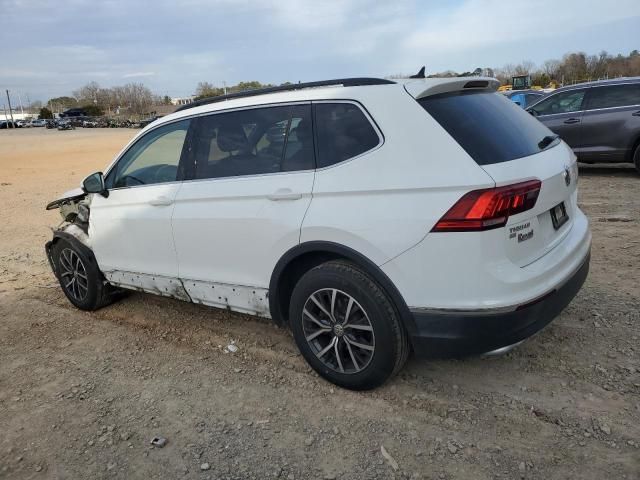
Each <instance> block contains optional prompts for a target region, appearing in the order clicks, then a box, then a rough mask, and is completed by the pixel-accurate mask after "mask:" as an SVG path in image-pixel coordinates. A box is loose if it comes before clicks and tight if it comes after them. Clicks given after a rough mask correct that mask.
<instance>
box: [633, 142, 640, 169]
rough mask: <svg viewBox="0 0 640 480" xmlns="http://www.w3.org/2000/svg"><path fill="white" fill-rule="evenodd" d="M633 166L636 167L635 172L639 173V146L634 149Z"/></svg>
mask: <svg viewBox="0 0 640 480" xmlns="http://www.w3.org/2000/svg"><path fill="white" fill-rule="evenodd" d="M633 164H634V165H635V167H636V171H637V172H638V173H640V145H638V146H637V147H636V151H635V152H634V154H633Z"/></svg>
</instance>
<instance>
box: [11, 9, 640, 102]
mask: <svg viewBox="0 0 640 480" xmlns="http://www.w3.org/2000/svg"><path fill="white" fill-rule="evenodd" d="M0 19H1V22H0V88H1V89H2V90H4V89H5V88H9V89H10V90H12V92H15V93H16V94H17V92H21V93H22V95H23V96H24V95H26V94H29V96H30V98H31V100H34V99H39V100H47V99H48V98H49V97H52V96H58V95H65V94H70V93H71V91H72V90H74V89H76V88H78V87H80V86H82V85H83V84H85V83H87V82H88V81H90V80H95V81H97V82H98V83H99V84H100V85H101V86H113V85H122V84H124V83H127V82H130V81H136V82H143V83H144V84H145V85H147V86H149V87H150V88H151V89H152V90H153V91H154V92H155V93H158V94H160V95H165V94H168V95H170V96H184V95H189V94H192V93H193V92H194V90H195V87H196V85H197V83H198V82H199V81H209V82H212V83H214V84H218V85H221V84H222V82H223V81H226V82H227V83H228V84H233V83H237V82H238V81H241V80H259V81H261V82H265V83H266V82H270V83H282V82H284V81H292V82H297V81H311V80H319V79H327V78H336V77H349V76H387V75H393V74H399V73H415V72H416V71H417V70H418V69H419V67H420V66H421V65H426V66H427V72H428V73H429V72H438V71H444V70H447V69H451V70H457V71H464V70H473V69H474V68H475V67H485V66H490V67H500V66H502V65H504V64H505V63H518V62H520V61H522V60H532V61H533V62H535V63H536V64H540V63H542V62H543V61H544V60H546V59H549V58H560V57H561V56H562V55H563V54H564V53H566V52H568V51H577V50H581V51H585V52H587V53H598V52H600V51H601V50H607V51H608V52H610V53H615V54H617V53H624V54H625V55H626V54H628V53H629V52H630V51H631V50H633V49H640V0H615V1H602V0H592V1H588V0H575V1H574V0H537V1H536V0H525V1H519V0H499V1H498V0H455V1H436V0H434V1H431V0H424V1H418V0H387V1H370V0H338V1H322V0H298V1H295V0H262V1H255V2H252V1H249V0H211V1H204V0H169V1H165V0H154V1H148V2H145V1H139V0H128V1H127V0H60V1H52V0H0Z"/></svg>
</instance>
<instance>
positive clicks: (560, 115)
mask: <svg viewBox="0 0 640 480" xmlns="http://www.w3.org/2000/svg"><path fill="white" fill-rule="evenodd" d="M527 111H528V112H529V113H531V114H532V115H534V116H535V117H536V118H537V119H538V120H540V121H541V122H542V123H543V124H545V125H546V126H547V127H549V128H550V129H551V130H552V131H553V132H555V133H557V134H558V135H560V137H561V138H562V139H563V140H564V141H565V142H567V144H569V146H570V147H571V148H572V149H573V151H574V152H575V153H576V155H577V156H578V160H579V161H580V162H584V163H597V162H607V163H611V162H632V163H633V164H634V165H635V167H636V169H637V170H638V172H640V77H634V78H619V79H615V80H604V81H599V82H590V83H582V84H577V85H571V86H569V87H563V88H559V89H557V90H555V91H554V92H553V93H551V94H549V95H548V96H546V97H544V98H543V99H542V100H540V101H538V102H537V103H535V104H533V105H531V106H530V107H528V108H527Z"/></svg>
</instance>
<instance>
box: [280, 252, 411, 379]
mask: <svg viewBox="0 0 640 480" xmlns="http://www.w3.org/2000/svg"><path fill="white" fill-rule="evenodd" d="M289 318H290V322H291V329H292V330H293V335H294V338H295V341H296V344H297V345H298V348H299V349H300V352H301V353H302V355H303V356H304V358H305V359H306V360H307V362H308V363H309V365H311V367H312V368H313V369H314V370H315V371H316V372H318V373H319V374H320V375H321V376H322V377H324V378H325V379H327V380H328V381H330V382H332V383H335V384H336V385H339V386H341V387H344V388H348V389H352V390H367V389H371V388H375V387H377V386H379V385H381V384H383V383H384V382H385V381H386V380H387V379H389V378H390V377H392V376H393V375H395V374H396V373H397V372H398V371H399V370H400V369H401V368H402V366H403V365H404V363H405V361H406V359H407V356H408V353H409V342H408V338H407V334H406V331H405V330H404V327H403V326H402V324H401V323H400V320H399V318H398V314H397V312H396V309H395V308H394V306H393V304H392V302H391V300H390V299H389V297H388V296H387V294H386V293H385V292H384V290H383V289H382V288H381V287H380V286H379V285H378V284H377V283H376V282H375V281H374V280H373V279H372V278H371V277H370V276H369V275H367V274H366V273H365V272H363V271H362V270H360V269H359V268H357V267H356V266H355V265H353V264H351V263H348V262H343V261H331V262H327V263H324V264H322V265H319V266H317V267H315V268H313V269H311V270H310V271H308V272H307V273H305V274H304V275H303V276H302V278H301V279H300V281H299V282H298V284H297V285H296V287H295V288H294V290H293V294H292V298H291V304H290V310H289Z"/></svg>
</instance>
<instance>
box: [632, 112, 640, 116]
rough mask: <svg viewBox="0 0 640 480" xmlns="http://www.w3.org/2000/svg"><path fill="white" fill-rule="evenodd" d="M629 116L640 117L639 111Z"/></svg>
mask: <svg viewBox="0 0 640 480" xmlns="http://www.w3.org/2000/svg"><path fill="white" fill-rule="evenodd" d="M631 115H633V116H634V117H640V110H638V111H637V112H633V113H632V114H631Z"/></svg>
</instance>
